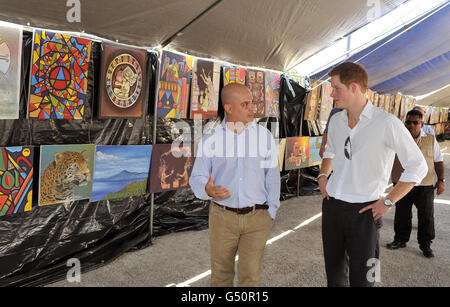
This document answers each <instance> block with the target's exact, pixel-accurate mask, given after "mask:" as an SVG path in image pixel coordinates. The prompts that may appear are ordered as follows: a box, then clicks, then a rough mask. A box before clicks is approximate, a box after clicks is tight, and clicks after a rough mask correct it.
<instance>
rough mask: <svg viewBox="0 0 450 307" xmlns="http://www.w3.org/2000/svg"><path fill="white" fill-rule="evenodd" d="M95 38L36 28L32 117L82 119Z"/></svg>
mask: <svg viewBox="0 0 450 307" xmlns="http://www.w3.org/2000/svg"><path fill="white" fill-rule="evenodd" d="M90 54H91V41H90V40H88V39H84V38H80V37H74V36H69V35H65V34H61V33H53V32H50V31H45V30H35V31H34V33H33V49H32V55H31V74H30V96H29V104H28V112H29V113H28V114H29V115H28V116H29V117H30V118H38V119H82V118H83V116H84V112H85V106H86V100H87V95H86V91H87V85H88V79H87V76H88V69H89V60H90Z"/></svg>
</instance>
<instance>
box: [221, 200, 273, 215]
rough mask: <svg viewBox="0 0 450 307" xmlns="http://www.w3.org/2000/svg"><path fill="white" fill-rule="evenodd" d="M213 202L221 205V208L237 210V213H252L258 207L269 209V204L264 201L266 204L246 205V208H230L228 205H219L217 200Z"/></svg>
mask: <svg viewBox="0 0 450 307" xmlns="http://www.w3.org/2000/svg"><path fill="white" fill-rule="evenodd" d="M213 203H214V204H215V205H216V206H218V207H220V208H223V209H225V210H229V211H232V212H235V213H237V214H247V213H250V212H252V211H253V210H257V209H263V210H267V209H269V206H268V205H267V204H266V203H264V204H262V205H254V206H252V207H244V208H230V207H227V206H222V205H219V204H218V203H216V202H213Z"/></svg>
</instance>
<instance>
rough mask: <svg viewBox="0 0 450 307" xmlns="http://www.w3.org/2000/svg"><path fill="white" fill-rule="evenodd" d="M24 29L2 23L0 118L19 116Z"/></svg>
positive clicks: (15, 117) (0, 42)
mask: <svg viewBox="0 0 450 307" xmlns="http://www.w3.org/2000/svg"><path fill="white" fill-rule="evenodd" d="M22 31H23V29H22V27H19V26H17V27H15V26H6V25H0V119H17V118H19V100H20V72H21V63H22Z"/></svg>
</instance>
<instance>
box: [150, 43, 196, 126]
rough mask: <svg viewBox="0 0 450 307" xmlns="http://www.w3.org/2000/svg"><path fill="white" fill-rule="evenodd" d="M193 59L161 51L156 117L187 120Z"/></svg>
mask: <svg viewBox="0 0 450 307" xmlns="http://www.w3.org/2000/svg"><path fill="white" fill-rule="evenodd" d="M193 61H194V59H193V58H192V57H190V56H187V55H182V54H177V53H173V52H169V51H163V53H162V57H161V69H160V79H159V86H158V106H157V116H158V117H166V118H178V119H179V118H187V116H188V114H187V110H188V104H189V92H190V88H191V87H190V86H191V79H192V64H193Z"/></svg>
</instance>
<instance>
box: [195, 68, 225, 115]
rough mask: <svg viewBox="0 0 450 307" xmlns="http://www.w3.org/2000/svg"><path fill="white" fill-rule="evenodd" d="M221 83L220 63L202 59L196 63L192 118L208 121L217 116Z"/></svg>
mask: <svg viewBox="0 0 450 307" xmlns="http://www.w3.org/2000/svg"><path fill="white" fill-rule="evenodd" d="M219 83H220V64H219V63H215V62H212V61H206V60H201V59H197V60H195V61H194V68H193V71H192V87H191V114H190V115H191V116H190V118H194V117H198V118H203V119H207V118H212V117H215V116H217V109H218V104H219Z"/></svg>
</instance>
